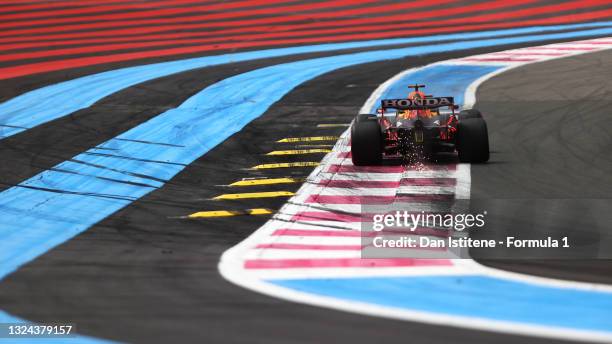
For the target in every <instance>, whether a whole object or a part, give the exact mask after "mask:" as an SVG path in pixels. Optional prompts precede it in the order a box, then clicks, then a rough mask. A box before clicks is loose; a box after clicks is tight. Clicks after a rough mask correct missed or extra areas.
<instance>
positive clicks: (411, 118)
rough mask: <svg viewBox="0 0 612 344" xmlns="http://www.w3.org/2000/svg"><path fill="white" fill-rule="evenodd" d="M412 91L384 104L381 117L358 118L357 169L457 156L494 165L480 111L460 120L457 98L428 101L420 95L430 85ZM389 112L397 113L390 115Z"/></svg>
mask: <svg viewBox="0 0 612 344" xmlns="http://www.w3.org/2000/svg"><path fill="white" fill-rule="evenodd" d="M408 87H410V88H413V89H414V91H413V92H411V93H410V94H409V96H408V98H406V99H383V100H382V101H381V107H380V108H379V109H378V115H376V114H360V115H357V117H356V118H355V121H354V122H353V125H352V128H351V156H352V160H353V164H354V165H357V166H366V165H378V164H381V163H382V160H383V158H385V157H389V158H392V157H400V158H404V159H409V158H412V157H418V158H425V159H431V158H433V157H434V156H435V154H436V153H438V152H455V151H456V152H457V153H458V155H459V161H461V162H470V163H482V162H486V161H488V160H489V137H488V133H487V124H486V122H485V121H484V119H483V118H482V115H481V114H480V112H479V111H478V110H476V109H470V110H463V111H460V112H459V114H456V113H455V110H456V109H457V108H458V107H457V106H456V105H455V103H454V99H453V97H432V96H427V95H425V94H424V93H423V92H422V91H420V90H419V89H420V88H423V87H425V85H418V84H417V85H410V86H408ZM389 109H393V110H395V112H394V113H391V114H388V113H387V110H389ZM443 110H446V111H443Z"/></svg>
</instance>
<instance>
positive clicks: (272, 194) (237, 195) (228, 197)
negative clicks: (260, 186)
mask: <svg viewBox="0 0 612 344" xmlns="http://www.w3.org/2000/svg"><path fill="white" fill-rule="evenodd" d="M293 195H295V193H293V192H290V191H268V192H248V193H235V194H223V195H219V196H217V197H215V198H213V199H214V200H232V199H246V198H271V197H288V196H293Z"/></svg>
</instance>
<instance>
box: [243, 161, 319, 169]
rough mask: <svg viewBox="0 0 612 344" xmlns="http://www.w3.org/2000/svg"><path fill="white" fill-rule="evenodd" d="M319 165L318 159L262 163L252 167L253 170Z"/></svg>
mask: <svg viewBox="0 0 612 344" xmlns="http://www.w3.org/2000/svg"><path fill="white" fill-rule="evenodd" d="M312 166H319V162H318V161H301V162H281V163H276V164H261V165H256V166H253V167H251V169H253V170H264V169H269V168H288V167H312Z"/></svg>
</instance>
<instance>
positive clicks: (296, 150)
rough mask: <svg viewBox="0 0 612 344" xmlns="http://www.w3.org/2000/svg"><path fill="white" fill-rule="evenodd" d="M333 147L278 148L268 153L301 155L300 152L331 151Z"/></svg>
mask: <svg viewBox="0 0 612 344" xmlns="http://www.w3.org/2000/svg"><path fill="white" fill-rule="evenodd" d="M329 152H331V149H321V148H315V149H290V150H278V151H272V152H270V153H268V154H266V155H300V154H315V153H329Z"/></svg>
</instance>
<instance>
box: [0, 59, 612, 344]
mask: <svg viewBox="0 0 612 344" xmlns="http://www.w3.org/2000/svg"><path fill="white" fill-rule="evenodd" d="M479 52H482V51H471V52H464V53H461V54H469V55H471V54H474V53H479ZM458 56H460V54H455V55H449V54H446V55H432V56H428V57H419V58H410V59H403V60H395V61H387V62H381V63H374V64H367V65H361V66H358V67H356V68H348V69H343V70H339V71H336V72H333V73H329V74H327V75H325V76H322V77H319V78H317V79H314V80H312V81H310V82H307V83H305V84H304V85H302V86H300V87H298V88H297V89H296V90H294V91H293V92H291V93H290V94H289V95H288V96H286V97H285V98H283V99H282V100H281V101H280V102H278V103H277V104H275V105H274V106H273V107H272V108H271V109H270V110H269V111H268V112H267V113H266V114H265V115H264V116H262V117H261V118H259V119H257V120H255V121H253V122H252V123H250V124H249V125H248V126H247V127H246V128H245V129H243V130H242V131H241V132H239V133H237V134H235V135H233V136H232V137H230V138H229V139H228V140H226V141H225V142H223V143H222V144H221V145H219V146H217V147H215V148H214V149H213V150H212V151H210V152H209V153H208V154H206V155H205V156H203V157H201V158H200V159H198V160H197V161H195V162H194V163H193V164H191V165H190V166H189V167H187V168H186V169H185V170H184V171H183V172H182V173H180V174H179V175H178V176H176V177H175V178H174V179H172V180H171V181H170V182H169V183H168V184H166V186H164V187H163V188H161V189H159V190H156V191H154V192H152V193H151V194H149V195H148V196H146V197H144V198H142V199H141V200H139V201H136V202H134V203H133V204H132V205H130V206H128V207H126V208H125V209H123V210H122V211H119V212H117V213H116V214H114V215H112V216H110V217H109V218H107V219H106V220H104V221H102V222H100V223H98V224H97V225H95V226H94V227H92V228H90V229H89V230H88V231H86V232H84V233H83V234H81V235H79V236H77V237H76V238H74V239H73V240H70V241H68V242H67V243H65V244H63V245H61V246H59V247H57V248H55V249H54V250H52V251H50V252H48V253H47V254H45V255H43V256H42V257H40V258H38V259H36V260H35V261H33V262H31V263H30V264H27V265H26V266H24V267H22V268H21V269H20V270H19V271H18V272H16V273H14V274H12V275H10V276H9V277H7V278H6V279H5V280H3V281H2V284H0V305H1V307H2V309H3V310H5V311H7V312H9V313H11V314H14V315H17V316H20V317H23V318H26V319H29V320H33V321H40V322H51V321H52V322H73V323H76V325H77V327H78V331H79V332H80V333H82V334H85V335H90V336H95V337H101V338H108V339H112V340H117V341H127V342H170V341H174V342H186V343H187V342H202V341H205V342H211V343H216V342H236V343H238V342H257V343H259V342H261V343H287V342H289V343H306V342H356V343H371V342H402V343H405V342H419V343H421V342H425V343H449V342H452V343H491V342H499V343H516V342H521V343H540V342H542V343H544V342H557V341H550V340H544V339H537V338H526V337H520V336H513V335H504V334H498V333H488V332H480V331H471V330H465V329H456V328H450V327H440V326H431V325H425V324H420V323H412V322H401V321H394V320H389V319H381V318H375V317H368V316H361V315H355V314H350V313H345V312H338V311H333V310H327V309H321V308H316V307H310V306H305V305H301V304H296V303H290V302H285V301H281V300H278V299H275V298H270V297H267V296H263V295H259V294H256V293H253V292H251V291H248V290H245V289H243V288H240V287H237V286H234V285H232V284H230V283H228V282H226V281H225V280H224V279H222V278H221V277H220V275H219V274H218V272H217V263H218V260H219V257H220V255H221V254H222V253H223V251H225V250H226V249H228V248H230V247H231V246H233V245H235V244H237V243H238V242H240V241H241V240H242V239H244V238H245V237H246V236H248V235H249V234H250V233H252V232H253V231H254V230H256V229H257V228H258V227H259V226H260V225H262V224H263V223H264V222H265V221H266V219H267V217H265V216H262V217H232V218H224V219H209V220H187V219H181V218H178V217H180V216H184V215H187V214H190V213H193V212H196V211H201V210H214V209H243V208H255V207H269V208H278V207H279V206H280V205H281V204H282V203H283V202H284V199H275V200H257V201H253V200H250V201H246V200H245V201H232V202H230V201H210V198H212V197H214V196H216V195H219V194H221V193H227V192H241V191H243V190H244V191H245V192H254V191H258V190H260V189H257V188H248V190H247V189H235V188H234V189H230V188H228V187H223V186H218V185H226V184H229V183H231V182H234V181H236V180H239V179H241V178H244V177H257V176H266V177H275V176H307V175H308V174H309V172H310V169H307V168H303V169H302V168H295V169H287V170H270V171H265V172H264V171H257V172H256V171H248V170H245V169H246V168H248V167H251V166H254V165H257V164H260V163H265V162H278V161H283V162H285V161H318V160H319V159H320V158H321V157H322V156H321V155H313V156H308V155H304V156H299V157H294V158H289V157H287V158H283V157H281V158H278V157H277V158H271V157H266V156H264V155H263V154H265V153H267V152H269V151H271V150H273V149H282V148H286V149H290V148H293V147H295V146H292V145H290V144H276V143H274V142H275V141H276V140H278V139H281V138H284V137H292V136H319V135H338V134H340V133H341V132H342V131H343V130H344V129H345V128H341V127H336V128H317V124H320V123H348V122H349V121H350V120H351V119H352V117H353V116H354V114H355V113H356V112H357V111H358V110H359V107H360V106H361V104H363V102H364V101H365V100H366V99H367V97H368V96H369V95H370V93H371V92H372V91H373V90H374V89H375V88H376V87H377V86H378V84H380V83H381V82H383V81H385V80H386V79H388V78H389V77H391V76H393V75H395V74H396V73H398V72H399V71H401V70H404V69H406V68H409V67H413V66H418V65H423V64H427V63H431V62H434V61H437V60H443V59H448V58H453V57H458ZM598 56H599V55H598ZM584 58H586V57H584ZM581 59H583V57H580V58H572V59H565V60H560V61H558V62H550V63H551V64H553V63H561V64H563V63H567V64H568V65H565V66H564V67H563V66H561V67H560V68H562V69H563V68H566V69H567V70H570V71H571V70H573V69H574V68H573V67H572V66H573V65H572V63H576V62H573V61H575V60H579V61H582V60H581ZM275 62H276V61H275ZM547 64H548V63H546V64H539V65H540V67H542V66H544V65H547ZM257 66H258V65H257V63H255V64H253V65H249V64H248V63H247V64H242V65H240V66H238V67H236V68H237V69H236V70H232V69H231V66H228V67H227V69H225V70H223V69H219V74H214V73H213V74H207V73H203V72H204V70H203V71H202V73H199V72H195V73H184V74H182V75H180V76H179V77H176V78H164V79H163V80H162V79H160V80H157V81H153V82H150V83H146V84H143V85H141V86H138V87H135V88H134V89H130V90H127V91H125V92H122V93H121V94H118V95H116V98H114V100H112V101H111V100H110V98H109V99H107V100H105V101H109V102H111V103H108V104H107V105H106V106H101V104H98V105H96V106H94V107H93V108H92V109H93V110H91V111H93V112H92V113H91V114H89V115H88V114H85V113H84V114H82V115H83V117H84V118H87V117H88V116H89V117H96V115H100V114H103V113H104V112H105V111H107V110H108V108H107V107H108V106H115V105H114V104H115V103H114V102H116V104H119V105H117V107H118V108H119V107H120V105H122V106H125V107H126V108H128V107H134V109H133V110H132V111H128V112H126V114H127V113H129V114H130V115H131V116H135V117H138V116H140V117H138V119H137V120H134V121H135V122H140V121H142V120H144V118H146V117H147V116H152V115H154V114H155V112H156V111H157V112H159V111H162V109H165V108H166V107H168V106H172V105H173V104H175V103H176V100H175V99H173V98H172V97H170V96H168V97H163V96H161V94H162V93H163V92H162V91H168V92H179V91H185V90H187V91H186V93H189V92H195V91H196V90H197V88H198V87H202V86H205V85H206V84H207V83H210V82H213V81H215V79H217V80H218V79H220V78H225V77H227V76H229V75H231V74H233V73H239V72H243V71H246V70H249V69H252V68H256V67H257ZM534 67H535V65H534ZM594 67H596V65H595V66H591V67H589V68H594ZM524 68H532V67H524ZM521 69H522V68H521ZM563 70H565V69H563ZM519 71H520V70H517V72H519ZM206 72H209V71H206ZM593 73H594V75H597V73H596V72H593ZM205 75H206V76H205ZM203 76H204V78H203ZM504 80H505V75H504V76H500V77H499V78H496V79H495V80H492V81H490V82H489V83H487V84H486V85H484V88H483V90H482V91H481V93H480V94H479V96H482V97H483V99H496V98H490V97H495V93H488V92H489V91H488V90H489V87H490V85H491V84H493V83H494V82H501V83H502V84H501V86H499V88H498V90H504V87H503V86H504V84H503V82H504ZM566 81H567V80H563V82H566ZM533 82H548V79H547V78H544V79H543V80H539V81H538V79H537V78H534V80H533ZM561 82H562V80H557V83H561ZM576 82H577V81H576ZM185 85H187V86H185ZM506 87H508V86H506ZM533 87H534V89H535V90H538V89H542V87H540V88H538V87H537V84H534V85H533ZM149 89H151V90H154V91H153V92H145V91H146V90H149ZM330 90H333V92H332V91H330ZM506 91H507V90H506ZM491 92H493V91H491ZM128 95H129V96H128ZM181 97H182V98H181V99H184V98H186V96H185V95H181ZM488 97H489V98H488ZM111 98H112V97H111ZM135 99H138V104H135V103H133V101H135ZM137 105H138V106H149V108H147V109H146V111H145V110H143V112H146V114H145V115H138V113H139V109H140V108H138V106H137ZM481 105H482V106H481ZM479 106H480V107H481V108H482V109H483V111H488V112H486V113H487V115H486V116H487V119H489V117H490V119H489V120H490V124H489V129H490V131H491V137H492V140H493V144H492V146H493V150H494V154H493V155H492V156H493V159H492V160H493V162H492V163H491V164H490V165H482V166H475V167H474V168H473V187H474V194H475V195H481V196H482V195H485V196H487V197H490V195H492V194H486V191H487V190H489V191H490V190H491V188H492V187H493V186H495V185H497V184H489V185H492V186H487V185H488V184H486V183H494V182H496V181H497V179H496V178H493V177H492V175H493V173H494V172H490V173H487V172H486V169H488V168H490V169H492V171H497V172H495V173H500V172H501V171H503V169H504V168H508V167H502V164H501V163H499V164H498V163H496V161H497V160H498V159H501V157H502V156H503V152H504V150H503V149H500V148H497V147H498V146H499V145H500V143H498V140H500V138H499V135H498V134H497V133H498V132H499V131H500V130H502V129H500V127H498V126H499V125H500V124H499V122H496V121H495V120H494V119H493V118H498V117H499V118H505V117H500V116H501V115H500V112H493V110H494V109H491V108H488V107H487V106H486V104H485V103H484V102H483V103H482V104H479ZM78 117H80V115H77V118H78ZM101 118H104V117H103V116H102V117H101ZM105 120H109V119H108V118H107V119H105ZM602 121H603V119H602ZM94 124H96V123H95V122H91V125H94ZM50 125H51V126H55V127H54V128H53V130H55V129H57V128H58V127H66V126H69V123H63V124H60V123H56V122H54V123H52V124H50ZM121 125H123V124H121V123H117V122H112V121H111V122H108V123H107V127H109V128H108V130H109V131H112V132H113V133H114V132H115V131H117V132H120V131H121V130H123V129H121V128H119V127H120V126H121ZM517 125H518V124H517ZM115 126H117V127H118V128H115ZM26 135H28V134H27V133H26ZM103 135H106V136H109V135H114V134H111V133H108V134H103ZM18 136H21V134H20V135H18ZM94 136H95V135H94ZM589 137H595V136H589ZM97 139H100V138H95V137H94V138H93V139H91V140H93V141H95V140H97ZM587 139H588V137H587ZM22 140H23V138H22ZM93 141H91V142H93ZM60 142H61V141H60ZM60 147H61V146H60ZM58 151H59V150H58ZM32 152H34V153H33V154H34V158H33V160H35V150H34V151H32ZM498 157H499V158H498ZM50 163H51V161H46V162H44V163H42V164H37V165H36V166H33V167H32V170H30V171H29V172H26V173H24V174H23V176H25V175H28V174H29V173H32V172H33V171H34V170H35V169H38V168H41V167H44V166H45V165H46V164H50ZM608 163H609V162H608ZM498 166H499V167H498ZM607 166H609V165H607ZM496 169H501V170H499V171H498V170H496ZM483 171H484V172H483ZM3 173H4V172H3ZM517 173H518V172H517ZM483 175H484V177H486V178H484V177H483ZM563 176H567V175H563ZM487 178H488V179H487ZM559 178H561V177H559ZM600 182H601V180H600ZM298 187H299V185H297V184H288V185H285V186H275V187H273V188H271V187H267V188H265V190H266V191H272V190H287V191H295V190H296V189H297V188H298ZM261 190H263V189H261ZM529 264H530V262H529V261H526V262H521V263H520V264H515V265H525V266H529ZM540 264H547V262H543V263H540ZM515 265H512V266H511V267H512V268H514V266H515ZM586 267H588V265H586ZM525 269H527V268H525ZM533 269H534V270H536V269H537V270H538V271H547V273H548V274H549V275H551V276H559V275H561V274H566V275H567V276H570V277H571V276H574V275H576V276H580V275H582V276H587V277H588V276H590V275H591V274H595V275H596V274H597V271H594V270H593V271H592V272H589V271H588V270H585V268H584V267H582V266H581V267H580V271H578V272H576V271H573V270H572V268H571V266H566V265H562V266H560V267H557V269H553V268H547V267H540V266H539V265H536V267H535V268H533ZM558 270H560V272H559V271H558ZM587 277H585V278H587Z"/></svg>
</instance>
